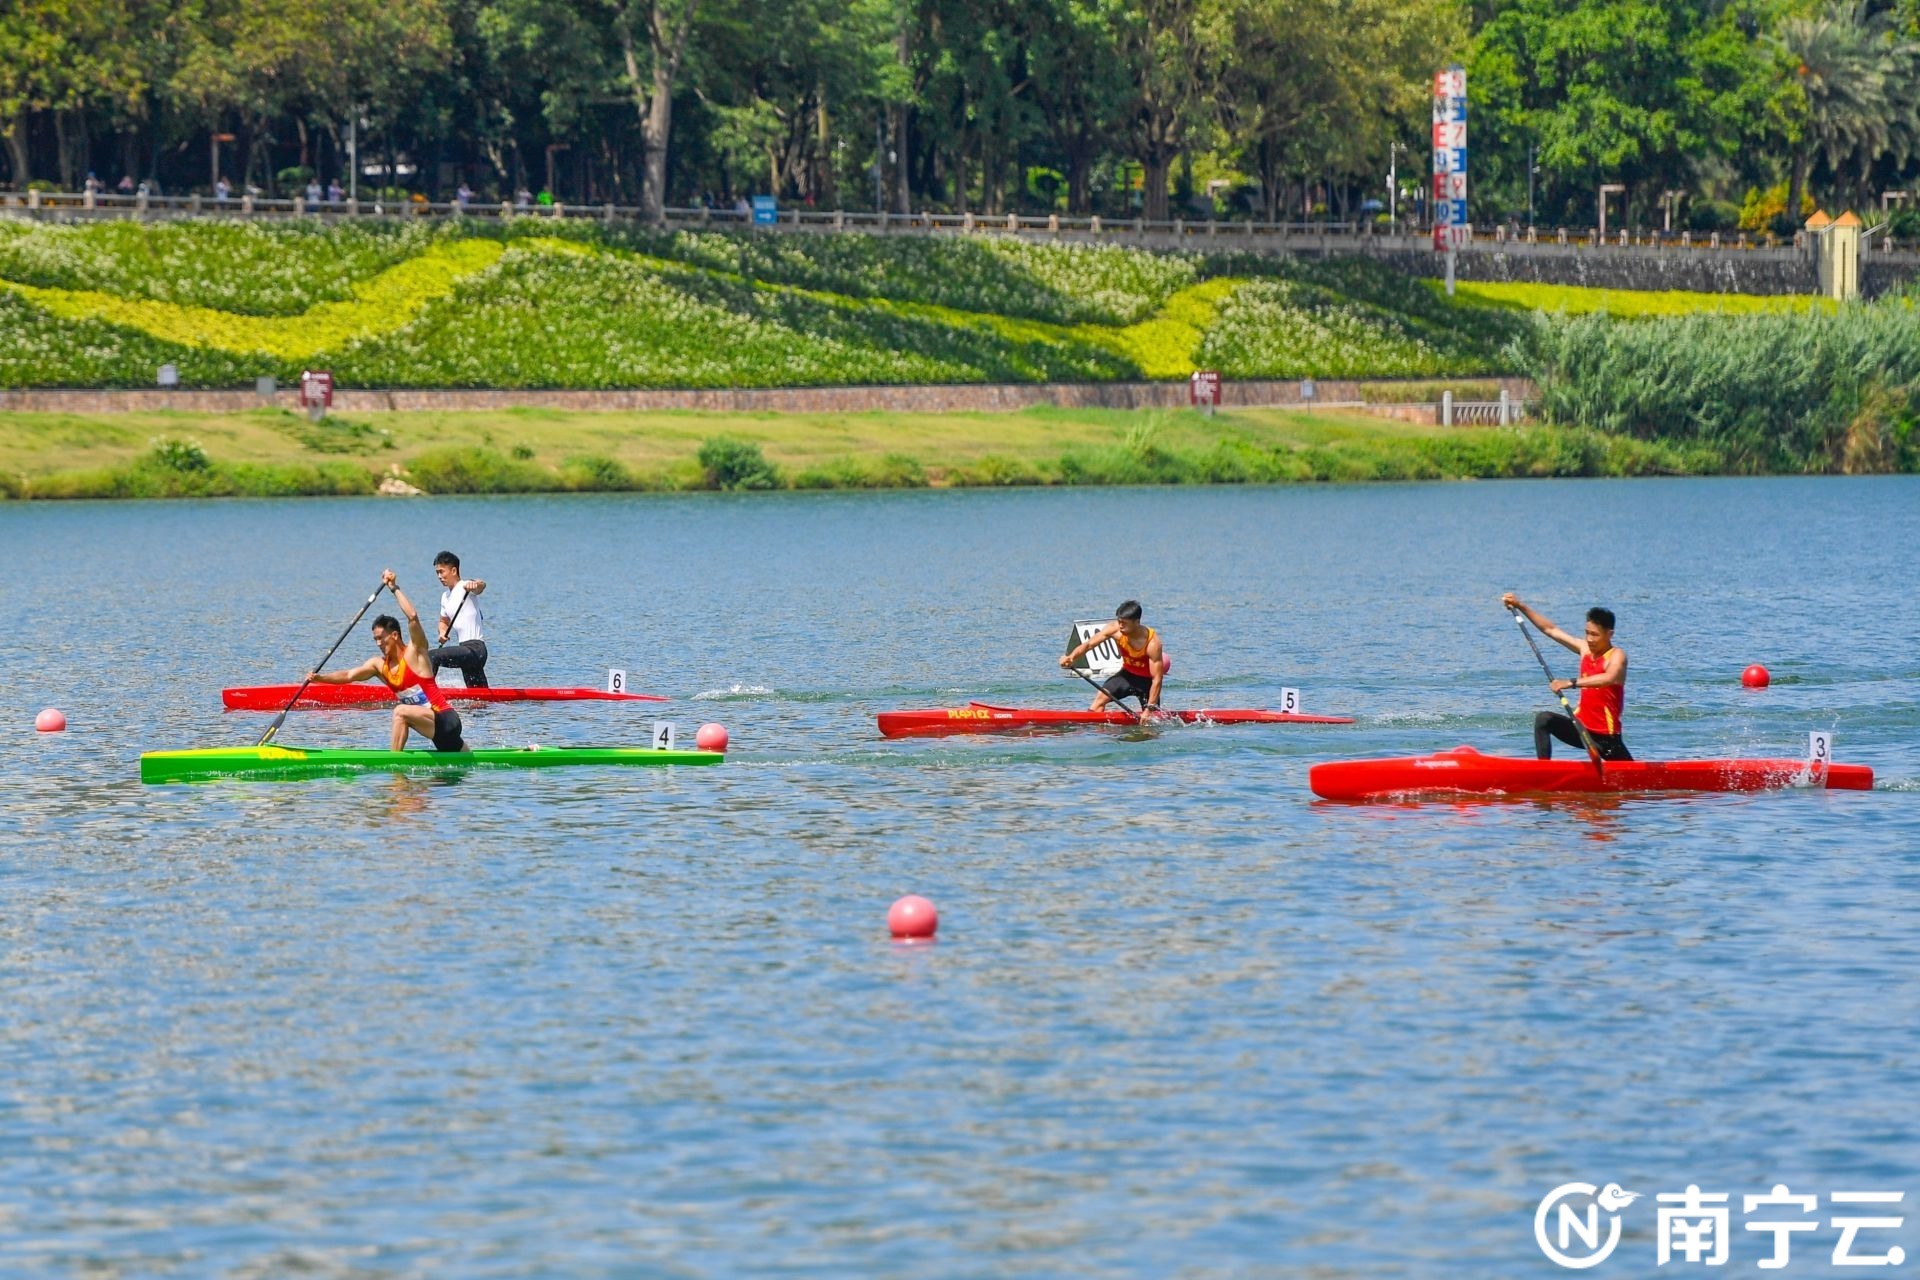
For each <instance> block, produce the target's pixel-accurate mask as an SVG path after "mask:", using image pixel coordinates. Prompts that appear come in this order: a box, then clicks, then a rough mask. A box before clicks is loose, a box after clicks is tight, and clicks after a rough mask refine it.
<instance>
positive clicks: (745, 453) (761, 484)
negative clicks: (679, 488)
mask: <svg viewBox="0 0 1920 1280" xmlns="http://www.w3.org/2000/svg"><path fill="white" fill-rule="evenodd" d="M699 460H700V470H701V473H702V474H703V476H704V477H705V479H706V487H707V488H709V489H726V490H733V489H778V488H779V487H780V472H779V471H778V470H777V469H776V468H775V467H774V465H773V464H772V463H770V462H768V461H767V459H766V455H765V454H763V453H761V452H760V446H759V445H757V444H755V443H753V442H752V441H751V440H738V439H735V438H734V437H732V436H714V437H712V438H710V439H708V440H707V441H705V442H704V443H703V444H701V446H700V453H699Z"/></svg>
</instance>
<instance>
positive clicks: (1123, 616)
mask: <svg viewBox="0 0 1920 1280" xmlns="http://www.w3.org/2000/svg"><path fill="white" fill-rule="evenodd" d="M1113 616H1114V617H1116V618H1118V619H1120V621H1122V622H1138V621H1140V602H1139V601H1138V600H1122V601H1121V602H1120V607H1119V608H1118V609H1115V610H1114V611H1113Z"/></svg>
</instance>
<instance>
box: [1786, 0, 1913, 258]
mask: <svg viewBox="0 0 1920 1280" xmlns="http://www.w3.org/2000/svg"><path fill="white" fill-rule="evenodd" d="M1775 41H1776V43H1777V44H1778V45H1779V46H1780V48H1781V50H1782V51H1783V52H1784V53H1785V54H1786V55H1787V60H1788V65H1789V67H1790V68H1791V74H1792V76H1793V79H1794V84H1795V87H1796V88H1797V89H1798V90H1799V95H1800V99H1801V107H1802V110H1803V111H1804V124H1803V127H1802V129H1801V131H1800V136H1799V138H1798V139H1797V140H1796V142H1795V143H1794V147H1793V155H1792V169H1791V171H1790V175H1789V179H1788V184H1787V217H1788V218H1789V220H1790V221H1792V222H1793V223H1796V224H1797V223H1798V222H1799V221H1800V201H1801V197H1802V192H1804V191H1805V190H1806V183H1807V177H1808V175H1809V174H1810V173H1811V172H1812V169H1813V166H1814V163H1815V161H1817V160H1824V161H1825V162H1826V165H1827V168H1828V169H1829V170H1830V171H1831V172H1832V174H1833V177H1834V180H1835V182H1836V183H1838V184H1841V185H1847V186H1856V187H1857V186H1858V185H1859V184H1860V183H1861V182H1863V181H1864V180H1865V178H1866V175H1867V173H1868V171H1869V170H1871V169H1872V167H1873V164H1874V162H1875V161H1876V160H1878V159H1879V158H1881V157H1882V156H1885V155H1888V154H1892V155H1893V156H1894V157H1895V158H1896V160H1897V161H1898V162H1899V163H1905V160H1906V158H1907V156H1908V155H1910V154H1911V153H1912V152H1913V151H1914V149H1915V147H1916V144H1920V44H1916V43H1915V42H1914V40H1913V39H1912V38H1911V37H1909V36H1908V35H1907V34H1906V33H1905V32H1904V31H1902V30H1901V29H1900V28H1899V27H1898V26H1897V25H1896V24H1895V22H1894V21H1893V20H1892V15H1891V14H1888V13H1870V12H1869V11H1868V9H1867V6H1866V4H1864V3H1862V2H1861V0H1829V2H1828V4H1827V5H1826V6H1825V7H1824V8H1823V9H1821V10H1820V11H1819V12H1818V13H1815V14H1812V15H1809V16H1806V17H1799V18H1790V19H1788V20H1787V21H1786V22H1783V23H1782V24H1781V26H1780V30H1779V33H1778V34H1777V35H1776V36H1775Z"/></svg>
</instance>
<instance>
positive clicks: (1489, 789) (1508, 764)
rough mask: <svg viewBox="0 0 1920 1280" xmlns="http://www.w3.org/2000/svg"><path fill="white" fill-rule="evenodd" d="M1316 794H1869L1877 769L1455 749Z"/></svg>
mask: <svg viewBox="0 0 1920 1280" xmlns="http://www.w3.org/2000/svg"><path fill="white" fill-rule="evenodd" d="M1307 785H1308V786H1310V787H1312V788H1313V794H1315V795H1317V796H1321V797H1323V798H1325V799H1328V800H1392V799H1396V798H1399V797H1403V796H1421V795H1443V796H1460V795H1539V794H1543V793H1550V792H1581V793H1588V794H1591V793H1595V792H1600V793H1612V794H1617V793H1623V792H1626V793H1630V792H1641V791H1645V792H1659V791H1667V792H1672V791H1771V790H1773V789H1774V788H1776V787H1822V786H1824V787H1829V788H1834V789H1839V790H1848V791H1865V790H1868V789H1869V788H1871V787H1872V786H1873V770H1872V769H1869V768H1868V767H1867V766H1866V765H1863V764H1833V765H1828V766H1827V767H1826V769H1825V770H1824V771H1823V772H1822V773H1820V774H1817V775H1811V776H1810V775H1809V774H1808V772H1807V762H1806V761H1805V760H1634V761H1621V762H1620V763H1617V764H1609V765H1607V766H1606V767H1605V768H1604V769H1603V770H1601V771H1599V772H1595V770H1594V767H1593V763H1592V762H1591V761H1590V760H1588V759H1587V758H1586V757H1584V756H1575V757H1572V758H1569V759H1560V760H1527V759H1522V758H1519V757H1516V756H1486V755H1481V754H1480V753H1479V752H1478V751H1475V750H1474V749H1473V748H1472V747H1456V748H1454V749H1453V750H1452V751H1441V752H1437V753H1435V754H1433V755H1430V756H1406V757H1402V758H1400V759H1397V760H1335V761H1331V762H1329V763H1327V764H1317V765H1314V766H1313V768H1311V769H1310V770H1308V771H1307Z"/></svg>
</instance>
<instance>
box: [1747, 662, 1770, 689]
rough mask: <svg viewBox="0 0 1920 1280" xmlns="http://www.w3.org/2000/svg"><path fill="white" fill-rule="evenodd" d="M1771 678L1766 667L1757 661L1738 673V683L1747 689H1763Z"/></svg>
mask: <svg viewBox="0 0 1920 1280" xmlns="http://www.w3.org/2000/svg"><path fill="white" fill-rule="evenodd" d="M1772 680H1773V677H1772V676H1770V675H1768V674H1767V669H1766V668H1765V667H1763V666H1761V665H1760V664H1759V663H1757V662H1756V663H1754V664H1753V665H1752V666H1750V667H1748V668H1747V669H1746V670H1745V671H1742V672H1741V673H1740V683H1741V684H1743V685H1745V686H1747V688H1749V689H1764V688H1766V687H1767V685H1768V684H1769V683H1770V682H1771V681H1772Z"/></svg>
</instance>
